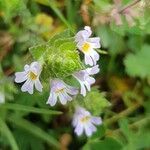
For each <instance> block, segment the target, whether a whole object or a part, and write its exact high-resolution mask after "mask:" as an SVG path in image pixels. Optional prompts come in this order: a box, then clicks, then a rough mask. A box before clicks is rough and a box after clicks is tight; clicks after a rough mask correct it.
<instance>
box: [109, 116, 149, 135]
mask: <svg viewBox="0 0 150 150" xmlns="http://www.w3.org/2000/svg"><path fill="white" fill-rule="evenodd" d="M148 122H150V117H149V116H148V117H146V118H143V119H141V120H139V121H136V122H134V123H132V124H130V125H129V128H130V129H134V128H138V127H141V126H142V125H145V124H147V123H148ZM119 133H121V130H120V129H116V130H114V131H110V130H109V131H107V132H106V136H107V135H108V136H113V135H116V134H119Z"/></svg>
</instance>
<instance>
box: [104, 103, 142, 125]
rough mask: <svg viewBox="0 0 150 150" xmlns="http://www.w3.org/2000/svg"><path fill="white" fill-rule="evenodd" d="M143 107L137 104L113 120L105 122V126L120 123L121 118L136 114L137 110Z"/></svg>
mask: <svg viewBox="0 0 150 150" xmlns="http://www.w3.org/2000/svg"><path fill="white" fill-rule="evenodd" d="M140 106H141V104H139V103H136V104H134V105H133V106H131V107H129V108H127V109H126V110H124V111H122V112H121V113H119V114H118V115H115V116H114V117H112V118H109V119H106V120H105V121H104V124H105V125H106V126H108V125H110V124H112V123H114V122H116V121H118V120H119V119H120V118H122V117H124V116H128V115H129V114H131V113H132V112H134V111H135V110H136V109H137V108H139V107H140Z"/></svg>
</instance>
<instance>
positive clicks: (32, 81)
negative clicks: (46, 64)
mask: <svg viewBox="0 0 150 150" xmlns="http://www.w3.org/2000/svg"><path fill="white" fill-rule="evenodd" d="M40 74H41V66H40V64H39V63H38V62H32V63H31V65H25V66H24V71H23V72H17V73H15V76H16V78H15V82H17V83H21V82H24V81H25V83H24V84H23V86H22V87H21V90H22V91H23V92H29V93H30V94H33V89H34V85H35V88H36V89H37V90H38V91H40V92H42V88H43V86H42V84H41V82H40V80H39V76H40Z"/></svg>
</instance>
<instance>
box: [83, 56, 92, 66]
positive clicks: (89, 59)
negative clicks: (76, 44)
mask: <svg viewBox="0 0 150 150" xmlns="http://www.w3.org/2000/svg"><path fill="white" fill-rule="evenodd" d="M84 60H85V64H86V65H90V66H93V65H94V64H93V60H92V58H91V56H90V55H89V54H85V55H84Z"/></svg>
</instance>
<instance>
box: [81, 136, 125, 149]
mask: <svg viewBox="0 0 150 150" xmlns="http://www.w3.org/2000/svg"><path fill="white" fill-rule="evenodd" d="M91 149H92V150H99V149H105V150H111V149H115V150H121V149H122V145H121V143H120V142H118V141H117V140H115V139H113V138H106V139H104V140H94V141H89V143H87V145H85V147H84V148H83V150H91Z"/></svg>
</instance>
